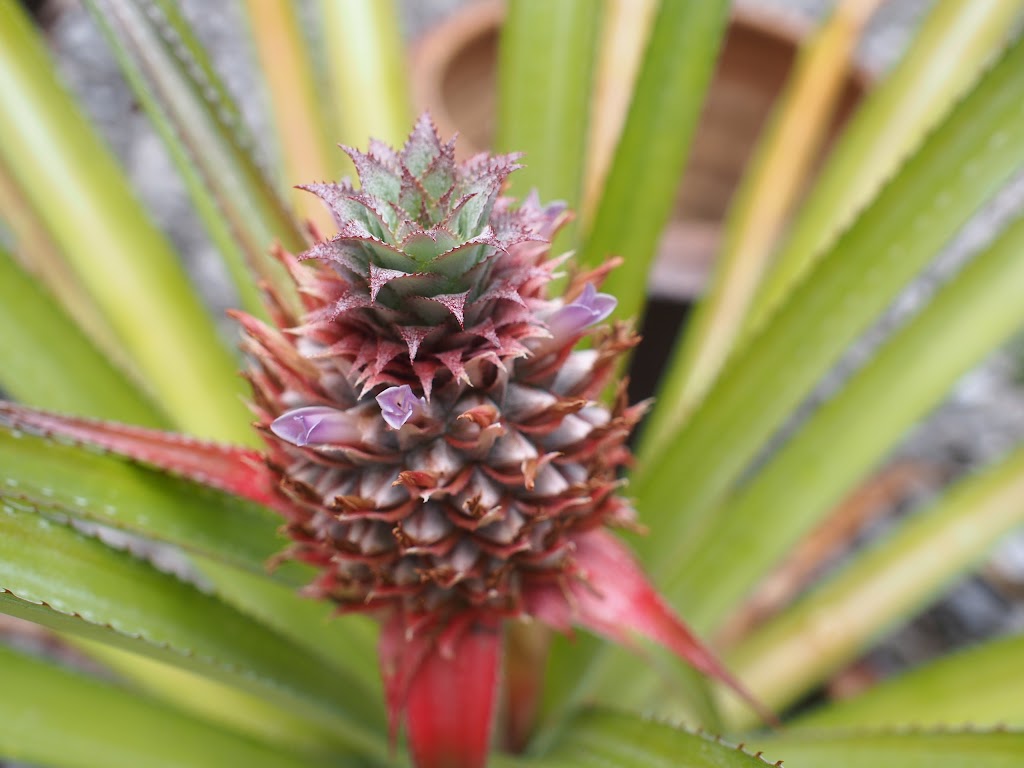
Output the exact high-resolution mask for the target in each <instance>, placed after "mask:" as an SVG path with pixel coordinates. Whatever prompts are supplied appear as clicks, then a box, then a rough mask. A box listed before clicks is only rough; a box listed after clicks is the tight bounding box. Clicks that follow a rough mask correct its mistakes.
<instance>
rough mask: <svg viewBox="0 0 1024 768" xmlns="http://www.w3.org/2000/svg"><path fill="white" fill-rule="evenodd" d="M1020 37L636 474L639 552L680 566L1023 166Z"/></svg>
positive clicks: (659, 564) (665, 565) (663, 564)
mask: <svg viewBox="0 0 1024 768" xmlns="http://www.w3.org/2000/svg"><path fill="white" fill-rule="evenodd" d="M1022 68H1024V38H1020V39H1018V40H1017V41H1016V42H1015V43H1014V44H1013V46H1012V47H1011V48H1010V49H1009V50H1008V52H1007V53H1006V55H1004V56H1003V57H1002V58H1001V59H1000V61H999V62H998V63H997V64H996V65H995V66H993V67H992V69H990V70H989V71H988V72H987V73H986V75H985V77H984V78H983V79H982V81H981V82H980V83H979V85H978V87H977V88H975V89H974V90H973V91H972V92H971V94H970V95H969V96H968V97H967V98H966V99H965V100H964V101H963V102H961V103H960V104H959V105H958V107H957V108H956V110H954V112H953V113H952V115H951V116H950V117H949V119H948V120H946V121H945V122H944V123H943V124H942V126H941V127H940V128H939V129H937V130H936V131H935V132H934V133H932V134H931V135H930V136H929V138H928V140H927V141H926V142H925V144H924V145H923V146H922V148H921V149H920V150H919V151H918V152H917V154H915V155H914V156H913V157H912V158H911V159H910V160H909V161H908V162H907V164H906V165H905V166H904V167H903V169H902V171H901V172H900V173H899V174H898V175H897V176H896V177H895V178H894V179H893V180H892V182H890V184H889V185H888V186H887V187H886V188H885V189H884V190H883V192H882V193H881V194H880V195H879V196H878V197H877V198H876V200H875V202H874V204H873V205H872V206H871V207H870V208H869V209H868V210H867V211H865V212H864V214H863V215H862V216H861V217H860V218H859V219H858V221H857V223H856V224H855V225H854V226H853V227H852V228H851V229H850V230H849V231H848V232H847V234H846V236H845V237H844V238H843V239H842V240H841V241H840V242H839V243H837V245H836V246H835V247H834V248H833V249H832V250H831V251H830V252H829V254H828V255H827V256H826V257H825V258H824V259H823V260H822V261H821V262H820V263H819V264H818V266H817V268H816V269H815V270H814V272H813V273H812V274H811V275H809V276H808V279H807V280H805V281H804V282H803V283H802V284H801V286H800V287H799V288H798V289H797V290H796V291H795V292H794V294H793V296H792V297H791V299H790V301H789V302H788V303H787V304H786V305H785V306H784V307H783V308H782V309H781V310H780V311H779V313H778V314H776V315H775V316H774V317H773V319H772V321H771V322H770V323H769V324H768V325H767V326H766V327H765V328H764V329H763V331H762V332H761V333H760V334H759V335H758V336H757V337H756V338H753V339H751V341H750V342H749V343H748V344H747V345H746V346H745V347H742V348H741V349H739V350H737V354H736V355H735V356H734V357H733V358H732V362H731V363H730V364H728V365H727V366H726V368H725V370H723V371H722V373H721V375H720V377H719V379H718V380H717V383H716V386H715V388H714V390H713V391H712V392H711V393H709V395H708V397H707V399H705V400H704V401H703V403H702V405H701V407H699V409H698V410H697V411H696V412H695V413H694V414H693V416H692V417H691V419H690V420H689V421H688V422H687V424H686V426H685V427H684V428H683V430H682V431H681V432H680V433H679V434H678V436H677V438H676V439H674V440H672V441H671V442H670V443H669V444H668V448H667V449H666V450H665V451H663V452H661V453H659V454H658V455H657V456H651V457H648V459H647V461H646V462H644V461H641V462H640V463H639V464H638V467H637V473H636V478H635V482H634V485H633V488H632V490H633V492H634V493H635V494H636V495H637V500H638V506H639V507H640V511H641V515H642V517H643V518H644V520H645V522H646V523H647V524H649V525H650V526H651V527H652V529H653V530H656V531H657V532H658V535H657V536H656V537H650V538H648V539H647V540H645V541H641V542H640V543H639V544H638V547H639V548H640V550H641V551H642V552H644V553H645V554H650V555H654V565H655V567H656V568H662V569H666V570H673V569H677V568H678V567H679V565H680V559H679V556H678V551H677V544H678V542H681V541H686V540H687V539H688V538H690V537H691V536H693V535H694V533H695V532H697V531H699V530H700V529H701V528H702V527H704V526H705V525H706V524H707V523H708V521H709V520H710V519H711V517H712V514H713V511H714V509H715V508H716V505H717V504H718V503H719V502H721V500H722V499H723V497H724V496H725V495H726V494H727V493H728V491H729V490H730V488H731V487H732V486H733V485H734V484H735V483H736V482H737V480H738V479H739V477H740V476H741V474H742V473H743V472H744V470H746V469H747V467H748V466H749V464H750V462H751V461H753V459H754V458H755V456H756V455H757V454H758V452H759V451H760V450H762V448H763V447H764V445H765V443H766V441H767V440H768V439H769V438H770V437H771V436H772V434H773V433H774V432H775V431H776V430H777V429H779V427H780V426H781V425H782V424H783V422H784V421H785V419H786V418H787V417H788V416H789V415H790V413H791V412H792V410H793V409H794V408H795V407H796V406H797V405H798V404H799V403H800V402H801V400H803V398H805V397H806V396H807V395H808V394H809V393H810V391H811V389H812V388H813V386H814V385H815V384H816V383H817V381H818V380H819V379H820V378H821V376H823V375H824V374H825V372H826V371H827V370H828V369H829V368H830V367H831V366H832V365H833V364H834V363H835V362H836V361H837V360H838V358H839V357H840V355H841V354H842V353H843V351H844V350H845V349H846V348H847V347H848V345H849V344H850V342H851V341H852V340H853V339H854V338H856V337H857V335H858V334H860V333H862V332H863V331H864V330H865V329H866V328H867V326H868V325H869V324H870V323H871V322H873V321H874V320H875V319H877V317H878V316H879V315H880V313H881V312H882V311H883V310H884V309H885V308H886V307H887V306H888V304H889V303H890V302H891V301H892V300H893V299H894V297H895V296H896V294H897V293H898V292H899V291H900V290H901V289H902V288H903V287H904V286H905V285H906V284H907V282H908V281H909V280H910V279H911V278H913V277H914V276H915V275H916V274H917V273H918V272H919V271H920V270H921V269H922V268H923V267H924V266H925V265H926V264H927V263H928V262H929V261H930V260H931V259H932V257H933V256H934V255H935V253H936V252H937V251H938V249H939V248H940V247H941V246H943V245H944V244H945V243H946V242H947V241H948V239H949V238H950V237H951V236H952V235H953V234H954V233H955V232H956V231H957V229H958V228H959V227H960V226H962V225H963V223H964V222H965V221H966V220H967V219H968V218H969V217H970V216H971V214H972V213H974V211H975V210H976V209H977V208H978V206H979V205H981V204H982V203H983V202H984V201H985V200H987V199H989V198H990V197H991V196H992V195H993V194H994V193H995V192H996V190H998V189H999V188H1000V186H1001V185H1002V184H1003V183H1004V182H1005V181H1006V180H1007V179H1008V178H1009V177H1010V176H1011V174H1012V173H1013V172H1014V170H1015V169H1018V168H1020V167H1021V166H1022V165H1024V108H1022V105H1024V78H1021V77H1020V76H1019V74H1020V72H1021V70H1022Z"/></svg>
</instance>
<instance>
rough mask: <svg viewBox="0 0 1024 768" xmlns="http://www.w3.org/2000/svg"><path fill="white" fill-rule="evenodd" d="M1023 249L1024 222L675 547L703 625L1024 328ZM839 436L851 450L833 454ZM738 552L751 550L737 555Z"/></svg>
mask: <svg viewBox="0 0 1024 768" xmlns="http://www.w3.org/2000/svg"><path fill="white" fill-rule="evenodd" d="M1021 253H1024V218H1021V219H1020V220H1018V221H1017V222H1016V223H1014V224H1013V225H1011V226H1010V228H1009V229H1007V230H1006V232H1004V233H1003V235H1002V236H1001V237H1000V238H999V239H998V240H997V242H996V243H995V244H993V245H992V246H991V247H989V248H987V249H986V250H985V251H984V253H982V254H980V255H978V256H977V257H976V258H975V259H974V261H973V262H972V263H970V264H969V265H968V266H967V267H966V268H965V269H964V270H963V271H962V272H961V273H960V274H959V275H957V276H956V277H955V278H953V279H952V280H951V281H950V282H949V283H948V284H947V285H946V286H945V287H944V288H943V289H942V290H941V291H940V292H939V293H938V294H937V295H936V296H935V297H934V298H933V299H932V301H931V302H930V303H929V304H928V305H927V306H926V307H925V308H924V309H923V310H921V312H920V313H919V314H918V316H917V317H915V318H913V320H912V321H910V322H909V323H908V324H907V325H906V326H905V327H903V328H901V329H900V330H899V331H897V332H896V333H895V334H894V335H893V336H892V337H891V338H890V339H888V340H887V342H886V343H885V344H884V345H883V346H882V347H881V349H879V351H878V352H877V353H876V354H875V356H874V357H873V358H872V359H871V360H870V361H869V362H868V363H867V364H866V365H865V366H864V367H862V368H861V369H860V370H858V371H857V372H856V373H855V374H854V375H853V376H852V377H851V378H850V380H849V381H848V382H847V383H846V385H845V386H844V388H843V390H842V391H840V392H839V393H838V394H837V395H836V396H834V397H833V398H832V399H831V400H829V401H828V402H827V403H825V404H824V405H822V406H821V407H820V408H819V409H818V410H817V411H816V412H815V413H814V414H813V415H812V416H811V417H810V418H809V420H808V421H807V422H806V423H805V424H804V425H803V426H802V427H801V428H800V429H799V431H798V432H797V433H796V434H795V435H794V436H793V437H792V438H790V440H789V441H788V442H787V443H786V444H785V445H784V446H782V447H781V448H780V449H779V451H778V452H777V453H776V454H775V455H774V456H772V457H771V458H770V459H769V460H768V461H767V463H766V464H765V465H764V466H763V467H762V468H761V469H760V470H759V471H758V472H757V474H756V475H754V476H753V477H752V478H750V479H749V480H748V482H747V483H746V484H745V485H744V486H743V488H742V489H740V490H739V491H738V492H736V494H734V496H733V497H731V498H730V499H728V500H727V501H726V503H725V504H723V505H722V506H721V507H719V508H718V510H717V511H716V512H715V514H714V520H713V521H712V523H711V524H710V525H709V526H707V528H705V529H704V530H703V531H701V532H700V533H698V534H697V535H695V536H694V537H693V538H691V539H690V540H688V541H687V542H686V543H685V544H683V545H681V546H680V547H679V548H678V549H677V552H678V553H679V556H680V558H681V559H682V560H684V561H685V562H683V563H682V564H681V565H680V566H679V567H675V568H672V569H671V574H670V576H669V578H668V580H667V582H666V587H665V588H666V592H667V594H668V595H669V597H670V599H673V600H674V601H675V602H676V603H677V604H678V605H679V606H681V609H682V610H683V613H684V615H686V616H688V617H689V619H690V621H692V622H694V624H695V626H697V627H698V628H699V629H701V630H704V631H710V630H712V629H713V628H715V627H716V625H717V624H718V623H719V622H720V621H721V620H722V619H723V618H724V617H725V615H726V614H727V612H728V611H729V610H730V609H731V608H733V607H735V605H736V603H737V602H738V601H739V600H740V599H741V598H742V597H743V596H744V595H745V594H746V593H747V592H748V591H749V590H750V589H751V588H752V587H753V586H754V585H755V584H756V583H757V582H758V581H759V580H760V579H761V578H762V577H763V576H764V575H765V574H766V573H767V572H768V571H769V570H770V569H771V568H772V567H773V566H774V565H776V564H777V562H778V561H779V560H780V558H782V557H783V555H784V554H785V553H786V552H787V551H788V550H789V549H790V548H792V547H793V546H794V545H795V543H796V542H797V541H798V540H799V539H800V537H801V536H803V535H805V534H806V533H808V532H809V531H810V530H811V529H812V528H813V526H814V525H815V524H816V523H818V522H820V520H821V519H822V517H823V516H824V515H825V514H827V512H828V511H829V510H830V509H831V508H832V507H833V506H834V505H836V504H838V503H839V502H840V501H841V500H842V498H843V496H844V495H845V494H846V493H848V492H849V491H851V490H852V489H853V487H854V486H855V484H856V483H857V481H858V480H860V479H861V478H862V477H863V476H864V475H866V474H867V473H868V471H869V470H870V469H871V468H872V467H873V466H874V465H875V464H877V463H878V462H880V461H881V460H882V459H883V458H884V457H885V456H886V454H887V453H888V452H889V451H890V450H891V448H892V446H893V445H894V444H895V443H896V441H897V440H899V439H900V437H902V436H903V435H904V434H905V433H906V432H907V431H908V430H909V429H910V427H911V426H912V425H913V424H915V423H916V422H917V421H918V420H919V419H921V418H922V417H923V416H924V415H925V414H927V413H928V411H930V410H931V409H932V408H934V407H936V406H937V405H938V404H939V403H940V402H941V401H942V399H943V398H944V397H945V396H946V395H947V393H948V392H949V390H950V389H951V388H952V387H953V385H954V384H955V383H956V381H957V380H958V379H959V378H960V377H961V376H963V374H964V373H966V372H967V371H968V370H970V369H971V368H972V367H973V366H974V365H976V364H977V363H978V362H980V361H981V360H982V359H983V358H984V357H985V356H986V355H987V354H989V353H990V352H991V351H992V350H994V349H996V348H997V347H999V346H1000V345H1001V344H1003V343H1005V342H1006V341H1008V340H1009V339H1010V338H1011V336H1012V335H1013V334H1014V333H1015V332H1016V331H1018V330H1019V329H1020V328H1022V327H1024V303H1022V302H1021V301H1020V288H1019V287H1020V286H1021V285H1024V259H1022V258H1021ZM939 339H941V342H937V340H939ZM908 361H912V362H911V363H910V364H908ZM837 435H841V436H842V446H841V448H837V449H836V450H832V448H831V446H834V445H836V436H837ZM840 452H841V453H840ZM840 455H841V460H840V459H839V456H840ZM738 552H742V553H743V556H742V557H739V558H736V557H732V556H730V555H732V554H734V553H738Z"/></svg>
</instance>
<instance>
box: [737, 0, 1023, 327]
mask: <svg viewBox="0 0 1024 768" xmlns="http://www.w3.org/2000/svg"><path fill="white" fill-rule="evenodd" d="M1020 14H1021V3H1020V0H984V1H983V2H972V3H964V2H962V0H942V1H941V2H938V3H936V4H935V7H934V8H933V10H932V11H931V13H930V14H929V15H928V18H927V19H926V20H925V22H924V25H923V26H922V28H921V29H920V30H919V31H918V34H917V35H916V37H915V38H914V41H913V43H912V44H911V46H910V48H909V50H908V51H907V52H906V54H905V55H904V56H903V59H902V60H901V61H900V63H899V64H898V65H897V67H896V69H895V70H894V71H893V72H892V73H891V74H890V75H889V76H888V77H887V78H886V79H885V81H884V82H883V83H881V84H880V85H879V86H878V87H876V88H874V89H873V90H872V91H871V92H870V93H869V95H868V97H867V99H866V100H865V103H864V105H863V106H862V107H861V109H860V110H859V111H858V112H857V114H856V115H855V116H854V117H853V119H852V120H851V121H850V125H849V126H848V128H847V129H846V130H845V132H844V133H843V135H842V137H841V138H840V140H839V142H838V143H837V145H836V148H835V149H834V150H833V152H832V154H831V155H830V157H829V160H828V162H827V163H826V165H825V168H824V170H823V171H822V173H821V176H820V177H819V179H818V181H817V182H816V183H815V185H814V188H813V189H812V191H811V194H810V196H809V197H808V202H807V205H805V206H804V207H803V208H802V209H801V211H800V212H799V214H798V216H797V218H796V220H795V221H794V222H793V225H792V227H791V229H790V231H789V233H788V234H787V236H786V239H785V241H784V243H783V245H782V247H781V248H780V249H779V252H778V255H777V257H776V261H775V266H774V267H773V269H772V270H771V272H770V273H769V275H768V277H767V278H766V280H765V282H764V284H763V285H762V286H761V289H760V291H759V294H758V297H757V300H756V302H755V306H754V308H753V310H752V312H751V314H750V317H749V318H748V329H753V328H756V327H757V326H759V325H760V324H761V323H763V322H764V320H765V319H766V317H767V315H768V313H769V312H770V311H772V310H773V309H774V308H775V307H777V306H778V304H779V301H780V300H781V299H782V298H783V297H784V296H785V294H786V292H787V291H789V290H790V289H791V288H792V287H793V286H794V285H795V284H796V282H797V280H798V278H799V276H800V275H802V274H804V273H805V272H806V271H807V270H808V269H809V268H810V267H811V266H812V265H813V263H814V261H815V259H816V258H817V257H819V256H820V255H822V253H823V251H824V249H825V248H827V247H828V246H830V245H831V244H832V243H833V242H834V240H835V239H836V237H837V236H838V235H839V234H840V232H841V231H842V229H843V228H845V227H847V226H849V224H850V223H851V222H852V221H853V219H854V217H855V216H856V214H857V213H858V211H859V210H860V209H861V208H863V207H864V205H865V204H867V203H868V202H869V200H870V199H871V197H872V195H873V194H875V193H876V192H877V191H878V189H879V187H881V185H882V184H883V183H884V181H885V180H886V179H887V178H888V177H889V176H890V175H892V173H893V172H894V171H895V170H896V168H897V167H898V166H899V164H900V162H902V160H903V158H904V157H905V156H906V155H907V154H908V153H909V152H910V151H912V150H913V148H914V146H915V145H917V144H918V143H919V142H920V141H921V138H922V137H923V136H924V134H925V133H927V132H928V131H929V130H931V129H932V128H933V127H934V126H935V125H936V123H938V121H939V120H940V119H941V118H942V116H943V115H944V114H945V113H946V112H947V111H948V110H949V108H950V107H951V106H952V105H953V104H955V103H956V101H957V100H958V99H960V98H961V97H962V96H963V95H964V93H965V92H966V91H967V90H968V88H969V87H970V86H971V85H972V84H973V83H974V82H975V81H976V80H977V78H978V76H979V74H980V72H981V70H982V69H983V67H984V65H985V64H987V63H988V62H989V61H990V60H991V58H992V55H993V52H994V51H998V50H999V48H1000V47H1001V45H1002V43H1003V41H1004V40H1005V39H1006V37H1007V35H1008V34H1009V31H1010V30H1011V29H1012V28H1013V26H1014V19H1015V17H1019V16H1020Z"/></svg>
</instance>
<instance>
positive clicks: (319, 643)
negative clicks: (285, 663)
mask: <svg viewBox="0 0 1024 768" xmlns="http://www.w3.org/2000/svg"><path fill="white" fill-rule="evenodd" d="M196 565H197V567H198V568H199V569H200V571H202V573H203V574H204V575H206V576H207V577H209V578H210V580H211V581H212V582H213V583H214V584H215V585H216V591H217V594H218V595H219V596H220V597H221V598H222V599H223V600H225V601H226V602H228V603H230V604H231V605H233V606H235V607H236V608H238V610H240V611H241V612H242V613H244V614H246V615H249V616H252V617H253V618H254V619H256V620H257V621H259V622H260V623H262V624H266V625H267V626H268V627H272V628H273V629H275V630H277V632H279V633H280V634H281V635H283V636H284V637H287V638H289V639H290V640H292V642H294V643H297V644H299V645H302V646H304V647H305V648H308V649H309V651H310V652H311V653H313V654H315V655H316V656H317V657H319V658H321V659H323V660H324V662H325V663H326V664H329V665H330V666H331V667H335V668H337V669H339V670H341V671H342V672H344V673H345V674H346V675H348V676H350V677H352V678H353V679H357V680H358V681H359V682H360V684H361V685H362V686H363V688H364V689H365V690H366V691H369V692H372V693H373V696H374V701H377V702H379V703H380V705H381V711H383V706H384V699H383V696H382V694H381V691H380V686H381V678H380V671H379V670H378V669H377V666H376V665H375V664H368V663H367V659H375V658H376V657H377V634H378V627H377V624H376V622H374V621H373V620H372V619H370V618H369V617H367V616H362V615H359V614H351V615H347V616H335V615H334V613H335V608H334V606H333V605H331V604H330V603H325V602H323V601H322V600H313V599H310V598H306V597H302V596H301V595H299V594H298V593H297V592H296V591H295V589H294V588H292V587H291V586H286V585H284V584H280V583H277V582H274V581H270V580H269V579H267V578H266V576H264V575H258V574H254V573H252V572H248V571H242V570H239V569H237V568H233V567H231V566H226V565H224V564H223V563H221V562H219V561H217V560H209V559H207V558H196Z"/></svg>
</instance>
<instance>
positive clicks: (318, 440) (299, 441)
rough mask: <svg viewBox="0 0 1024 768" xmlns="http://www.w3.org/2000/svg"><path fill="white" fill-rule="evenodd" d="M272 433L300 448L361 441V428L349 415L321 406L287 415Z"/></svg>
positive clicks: (278, 422)
mask: <svg viewBox="0 0 1024 768" xmlns="http://www.w3.org/2000/svg"><path fill="white" fill-rule="evenodd" d="M270 431H271V432H273V433H274V434H275V435H277V436H278V437H279V438H281V439H282V440H285V441H286V442H289V443H291V444H292V445H298V446H300V447H301V446H304V445H311V444H313V445H324V444H328V443H353V442H356V441H358V440H359V428H358V427H357V426H356V425H355V423H354V421H353V419H352V417H351V416H350V415H349V414H347V413H345V412H344V411H339V410H337V409H336V408H327V407H325V406H321V405H311V406H307V407H305V408H296V409H295V410H292V411H288V412H286V413H283V414H282V415H281V416H279V417H278V418H276V419H275V420H274V422H273V423H272V424H271V425H270Z"/></svg>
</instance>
